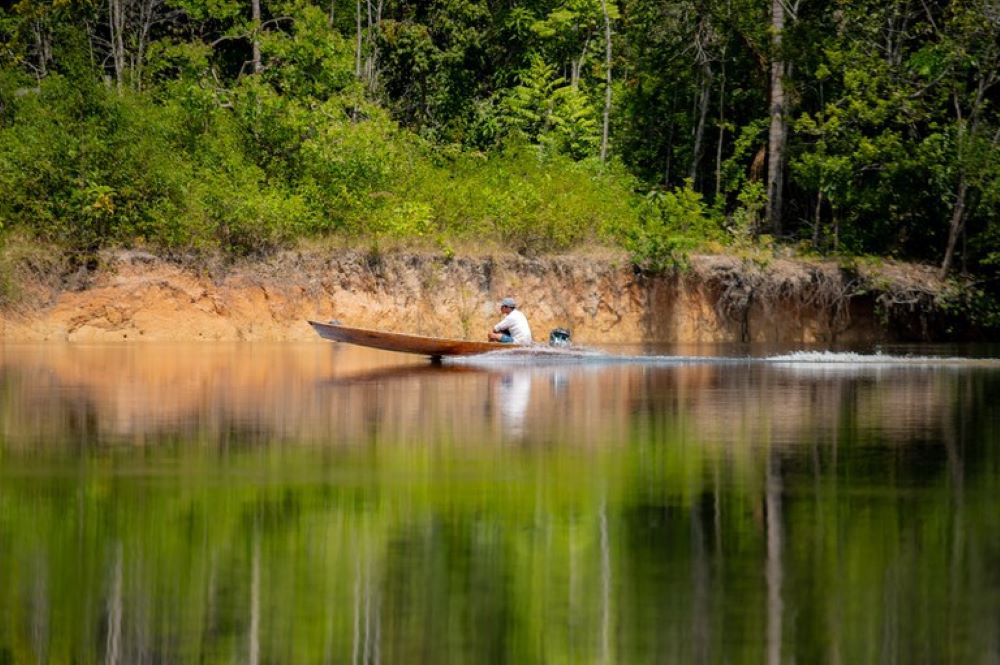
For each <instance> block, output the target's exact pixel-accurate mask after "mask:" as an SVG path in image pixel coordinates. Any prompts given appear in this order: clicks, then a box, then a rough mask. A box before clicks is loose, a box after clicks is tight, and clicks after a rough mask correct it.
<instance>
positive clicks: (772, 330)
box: [0, 249, 945, 343]
mask: <svg viewBox="0 0 1000 665" xmlns="http://www.w3.org/2000/svg"><path fill="white" fill-rule="evenodd" d="M944 288H945V287H944V285H943V284H942V283H941V282H939V281H938V280H936V279H935V278H934V275H933V270H932V269H929V268H927V269H925V268H923V267H920V266H913V265H905V266H904V265H893V264H885V263H883V264H879V265H878V266H869V267H858V268H852V269H849V270H848V269H845V268H843V267H841V266H838V265H837V264H835V263H833V262H819V261H809V262H807V261H793V260H784V259H781V260H779V259H773V260H770V261H767V262H766V263H761V262H752V261H747V260H741V259H738V258H736V257H731V256H696V257H692V258H691V260H690V264H689V266H688V267H687V268H686V269H683V270H678V271H676V272H674V273H671V274H667V275H652V274H648V273H645V272H643V271H640V270H637V269H635V268H634V266H633V265H632V264H631V263H630V261H629V260H628V258H627V257H626V256H625V255H623V254H615V253H604V254H601V255H565V256H553V257H542V258H526V257H522V256H517V255H503V256H496V255H492V256H476V257H473V256H460V257H444V256H440V255H432V254H420V253H383V254H378V255H375V254H372V253H369V252H363V251H359V250H343V249H341V250H336V251H310V252H304V251H294V252H293V251H289V252H284V253H281V254H278V255H276V256H273V257H271V258H269V259H266V260H260V261H255V262H244V263H240V264H235V265H234V264H225V265H223V264H221V263H219V264H217V265H215V266H214V267H210V268H206V267H205V265H198V266H194V265H190V264H185V263H183V262H177V261H168V260H165V259H162V258H159V257H156V256H153V255H150V254H147V253H143V252H135V251H119V252H115V253H108V254H106V255H105V256H104V257H103V259H102V261H100V262H99V264H98V266H97V267H95V268H93V269H90V270H87V271H85V273H84V274H83V275H82V277H81V276H80V275H77V276H76V279H74V280H71V281H67V280H62V281H58V282H57V281H54V280H50V281H49V282H47V283H43V281H38V283H34V284H27V285H25V287H24V289H23V296H22V297H21V298H20V299H19V300H18V301H17V302H16V303H15V304H14V305H13V306H10V307H8V308H7V309H6V311H4V312H3V315H2V319H0V338H2V339H5V340H7V341H39V340H66V341H135V340H150V341H167V340H174V341H182V340H184V341H186V340H219V341H233V340H271V341H282V340H312V339H314V338H315V337H314V333H313V332H312V330H311V329H310V328H309V327H308V325H307V324H306V323H305V321H306V320H307V319H318V320H328V319H339V320H341V321H343V322H345V323H349V324H350V325H356V326H361V327H372V328H381V329H388V330H401V331H407V332H413V333H417V334H426V335H439V336H448V337H462V338H467V339H478V338H479V337H481V333H482V331H484V330H486V329H487V328H488V326H489V325H491V323H493V322H494V320H495V319H496V318H497V316H498V314H497V311H496V302H497V300H498V299H499V298H500V297H502V296H504V295H508V294H513V295H515V296H516V297H518V298H519V299H520V300H521V302H522V308H523V310H524V311H525V313H526V314H527V315H528V316H529V318H530V320H531V322H532V325H533V328H534V331H535V336H536V338H544V336H545V335H546V334H547V333H548V331H549V330H550V329H551V328H555V327H568V328H571V329H572V330H573V331H574V335H575V338H576V339H577V340H578V341H581V342H590V343H595V342H605V343H641V342H676V343H716V342H739V341H749V342H780V343H830V342H840V343H845V342H846V343H850V342H868V341H877V340H893V341H909V340H933V339H939V338H940V336H941V330H943V326H942V323H941V321H942V317H943V314H942V312H940V311H938V310H937V309H936V308H935V302H937V299H938V296H939V295H940V294H941V293H942V292H943V291H944Z"/></svg>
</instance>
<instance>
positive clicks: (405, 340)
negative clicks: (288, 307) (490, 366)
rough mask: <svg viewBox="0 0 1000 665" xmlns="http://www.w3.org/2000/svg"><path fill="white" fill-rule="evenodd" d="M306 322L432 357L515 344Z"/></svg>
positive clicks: (326, 334)
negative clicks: (469, 340) (470, 340)
mask: <svg viewBox="0 0 1000 665" xmlns="http://www.w3.org/2000/svg"><path fill="white" fill-rule="evenodd" d="M309 325H311V326H312V327H313V329H314V330H315V331H316V332H317V333H319V336H320V337H322V338H323V339H329V340H333V341H335V342H346V343H348V344H357V345H358V346H367V347H370V348H373V349H382V350H383V351H398V352H399V353H416V354H420V355H424V356H430V357H431V358H441V357H443V356H471V355H475V354H478V353H489V352H490V351H501V350H504V349H508V350H509V349H511V348H516V347H513V345H511V344H502V343H500V342H468V341H466V340H462V339H448V338H443V337H424V336H423V335H407V334H404V333H394V332H385V331H382V330H369V329H366V328H350V327H348V326H343V325H340V324H339V323H320V322H319V321H310V322H309Z"/></svg>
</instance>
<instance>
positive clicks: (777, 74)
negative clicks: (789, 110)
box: [767, 0, 788, 236]
mask: <svg viewBox="0 0 1000 665" xmlns="http://www.w3.org/2000/svg"><path fill="white" fill-rule="evenodd" d="M784 29H785V6H784V4H782V0H771V129H770V132H769V133H768V146H767V221H768V224H769V226H770V228H771V231H772V233H774V235H775V236H780V235H781V214H782V186H783V183H784V159H785V141H786V136H787V133H788V127H787V125H786V123H785V83H784V75H785V61H784V58H783V57H782V55H781V37H782V32H783V31H784Z"/></svg>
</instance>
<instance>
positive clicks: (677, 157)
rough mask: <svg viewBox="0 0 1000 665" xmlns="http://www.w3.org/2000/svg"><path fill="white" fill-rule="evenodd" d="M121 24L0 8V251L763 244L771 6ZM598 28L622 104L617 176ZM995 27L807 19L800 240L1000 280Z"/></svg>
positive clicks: (797, 116)
mask: <svg viewBox="0 0 1000 665" xmlns="http://www.w3.org/2000/svg"><path fill="white" fill-rule="evenodd" d="M122 2H123V4H122V7H123V11H124V14H123V16H122V20H123V25H122V26H121V28H122V35H121V36H122V39H121V41H120V42H118V41H116V40H113V39H111V34H110V33H109V25H110V22H109V16H108V8H109V7H110V6H111V5H109V4H108V3H104V4H101V3H96V4H95V3H75V2H65V1H64V0H56V1H51V2H50V1H49V0H21V1H20V2H17V3H15V4H13V5H8V6H5V7H4V8H2V9H0V225H2V228H3V229H4V230H5V232H14V231H16V232H25V233H28V234H33V235H35V236H36V237H38V238H42V239H45V240H47V241H50V242H55V243H58V244H60V245H62V246H64V247H67V248H70V249H72V250H73V251H77V250H82V251H84V252H90V251H94V250H95V249H97V248H99V247H101V246H104V245H109V244H126V245H127V244H130V243H134V242H142V243H149V244H153V245H158V246H163V247H171V248H172V247H187V246H193V247H203V246H212V245H221V246H223V247H224V248H225V249H227V250H231V251H233V252H236V253H239V254H246V253H257V252H266V251H270V250H272V249H274V248H276V247H280V246H283V245H285V244H288V243H291V242H294V241H295V240H296V239H298V238H301V237H308V236H316V235H323V234H330V233H337V234H343V235H348V236H358V237H361V236H364V237H368V236H373V237H380V236H386V237H392V238H395V239H397V240H403V241H405V239H406V238H414V239H421V242H423V241H424V240H426V239H428V238H430V239H433V241H434V242H440V243H444V244H447V243H448V242H450V240H452V239H458V238H463V239H469V238H473V237H475V238H484V239H489V240H492V241H494V242H499V243H503V244H510V245H512V246H515V247H519V248H522V249H524V250H525V251H544V250H546V249H556V250H558V249H564V248H567V247H572V246H574V245H575V244H578V243H583V242H590V241H593V240H597V241H601V242H626V241H625V240H623V239H625V238H631V240H629V241H627V242H628V243H632V244H631V245H630V247H632V246H633V245H636V243H637V244H638V245H641V246H643V247H645V249H640V250H637V256H648V257H652V256H668V255H671V254H672V253H673V252H683V251H688V250H687V249H686V248H688V247H693V246H698V245H699V244H700V245H705V244H712V243H715V242H719V241H721V240H720V238H721V239H724V240H726V241H733V242H735V243H736V244H738V245H741V246H742V245H751V244H754V243H760V242H762V238H761V236H760V235H759V231H760V228H761V225H762V220H761V218H762V215H763V213H764V210H765V209H766V203H767V202H766V198H765V193H766V191H767V177H768V175H767V174H768V169H767V168H766V166H767V165H766V164H765V163H764V160H763V159H762V158H763V155H764V148H765V147H766V145H767V143H768V135H767V133H768V131H769V124H770V117H769V107H768V98H769V92H768V80H767V79H768V77H769V75H770V74H769V72H770V63H771V60H772V58H773V57H775V56H776V55H778V54H774V53H771V49H770V47H769V43H770V37H771V35H770V33H769V30H768V23H769V21H768V16H767V13H766V10H765V7H764V6H763V5H761V4H760V3H752V2H749V1H748V0H735V1H729V0H727V1H726V2H722V0H707V1H705V2H697V3H696V2H693V0H680V1H679V2H674V3H667V4H664V3H660V2H654V1H652V0H629V1H628V2H625V3H620V4H619V3H615V2H608V3H601V2H597V1H596V0H562V1H555V0H551V1H549V2H541V3H540V2H529V3H527V4H517V5H515V6H508V5H503V4H500V5H489V4H484V3H476V2H472V1H471V0H430V2H424V3H413V2H410V1H409V0H394V1H393V2H388V3H380V4H378V5H377V6H376V5H372V6H371V9H372V12H371V15H370V16H369V12H368V11H367V8H364V11H363V15H362V17H361V19H362V25H361V30H360V33H358V32H356V30H357V25H356V22H355V21H356V18H357V17H356V16H355V13H354V10H355V8H354V7H353V6H350V5H345V6H340V5H339V4H337V3H332V4H319V3H315V2H313V1H312V0H282V1H280V2H277V3H272V4H266V3H265V5H264V6H263V15H262V17H261V22H260V24H259V25H255V24H254V23H253V22H252V21H251V18H250V16H249V10H248V7H247V6H246V5H245V4H241V3H237V2H232V1H231V0H169V2H167V3H153V5H149V6H146V5H142V6H140V3H136V2H135V1H134V0H122ZM987 4H988V3H987ZM605 8H606V10H607V14H608V18H609V20H610V22H611V29H612V35H613V36H612V42H611V51H612V54H611V57H612V63H611V72H612V74H613V79H612V89H613V102H614V103H613V105H612V108H611V111H610V118H609V120H610V148H611V160H610V161H609V164H607V165H605V166H603V167H601V166H599V165H596V164H595V163H594V159H595V157H596V156H597V154H598V151H599V147H600V143H601V134H602V128H603V127H602V125H603V122H602V113H601V110H602V108H603V105H604V92H605V74H606V73H607V68H606V66H605V62H604V58H605V50H604V47H605V43H604V10H605ZM991 11H992V10H990V9H989V7H988V6H987V5H986V4H983V3H976V2H960V3H950V4H940V3H938V4H931V5H928V6H927V7H925V8H923V11H920V12H915V13H912V14H907V13H906V12H905V11H903V10H902V9H900V8H899V7H897V6H896V5H892V4H891V3H890V4H887V3H883V2H877V1H876V0H863V1H861V2H855V3H846V2H838V3H834V4H831V5H822V4H820V5H815V4H814V5H810V6H808V7H802V8H801V11H799V12H797V13H796V14H795V16H794V17H792V16H790V17H789V20H788V21H787V22H786V25H785V28H784V30H783V34H782V52H781V53H780V55H781V57H782V58H783V59H784V61H785V62H786V63H788V65H789V67H788V71H787V73H786V75H785V86H786V90H787V92H788V95H787V100H786V101H787V109H786V111H787V113H786V116H787V119H788V121H789V130H790V131H789V135H788V144H787V150H786V156H787V157H786V158H787V164H786V166H787V168H786V169H785V173H786V176H787V183H786V184H787V186H786V187H785V189H784V191H785V201H786V211H787V214H786V215H785V220H784V225H783V232H784V234H785V237H784V238H779V239H778V241H779V242H785V241H791V242H795V243H796V244H797V245H798V246H801V247H808V248H810V250H811V251H815V252H832V253H838V254H841V253H844V252H848V253H851V252H854V253H877V254H884V255H895V256H898V257H901V258H911V259H919V260H926V261H934V262H939V261H940V260H941V258H942V255H943V253H944V247H945V244H946V242H947V241H948V239H949V238H959V239H960V241H961V242H958V243H957V244H956V256H955V260H954V262H953V265H954V266H962V267H963V269H965V270H969V271H972V272H974V273H976V274H977V275H982V276H984V277H985V279H986V282H987V283H990V279H989V276H990V275H992V274H993V272H994V271H995V266H996V265H997V263H998V262H1000V231H998V226H1000V212H998V211H1000V139H998V137H1000V97H998V95H1000V75H998V74H997V72H998V71H1000V49H998V48H997V44H998V43H1000V24H998V23H997V21H996V17H995V16H994V13H995V12H994V13H991ZM904 14H905V16H904ZM358 38H360V46H359V45H358V42H357V41H356V40H357V39H358ZM255 44H256V45H257V46H258V47H259V52H260V58H261V60H260V71H259V72H258V73H254V72H252V71H251V70H252V69H253V68H252V67H251V66H250V64H251V61H252V59H253V58H254V45H255ZM873 44H879V45H880V47H879V48H873V47H872V45H873ZM356 49H358V50H357V51H356ZM359 65H360V67H359ZM357 69H360V75H358V73H357V71H356V70H357ZM687 181H690V182H687ZM686 183H687V184H686ZM220 190H225V191H220ZM648 191H657V192H660V191H663V192H665V193H669V194H670V196H678V195H679V194H678V192H686V191H690V192H691V193H698V194H700V195H701V197H702V199H701V200H699V203H698V206H702V207H705V208H706V210H707V209H708V208H710V210H711V212H710V213H709V212H704V214H702V213H701V212H691V210H695V209H696V208H697V207H698V206H693V205H692V206H687V208H685V207H684V205H681V206H680V207H681V208H683V209H685V210H688V212H678V210H675V209H671V210H664V209H663V208H664V206H666V208H671V206H673V205H674V204H673V203H665V202H664V201H659V200H658V199H657V197H660V196H663V195H665V194H662V195H661V194H656V195H654V196H653V197H652V198H651V199H650V200H646V199H644V198H643V195H642V193H643V192H648ZM684 196H686V194H685V195H684ZM678 205H680V204H678ZM685 205H686V204H685ZM651 210H655V211H656V212H655V214H654V213H653V212H650V211H651ZM699 215H700V217H699ZM244 217H245V219H244ZM654 218H655V219H659V220H660V221H659V222H656V223H655V224H652V225H650V223H649V219H654ZM687 218H690V219H700V218H704V219H710V220H712V221H711V223H709V224H708V225H707V226H704V225H699V224H688V223H686V222H679V221H677V220H683V219H687ZM952 220H956V224H957V226H956V227H955V228H954V229H952V228H951V224H952ZM657 224H661V225H663V228H662V229H661V228H657V227H656V225H657ZM719 229H728V230H729V234H728V235H727V234H726V233H722V234H721V236H719V235H718V234H719ZM699 234H701V235H699ZM638 238H641V240H637V239H638ZM653 239H655V240H653ZM638 245H637V246H638Z"/></svg>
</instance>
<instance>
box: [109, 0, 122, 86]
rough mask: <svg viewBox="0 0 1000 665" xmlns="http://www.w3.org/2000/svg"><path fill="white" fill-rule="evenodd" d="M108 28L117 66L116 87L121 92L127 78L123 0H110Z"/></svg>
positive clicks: (113, 57) (113, 61)
mask: <svg viewBox="0 0 1000 665" xmlns="http://www.w3.org/2000/svg"><path fill="white" fill-rule="evenodd" d="M108 28H109V30H110V37H111V61H112V63H113V64H114V67H115V87H116V89H117V90H118V91H119V92H121V89H122V83H123V81H124V79H125V41H124V38H123V37H122V32H123V31H124V29H125V16H124V11H123V8H122V2H121V0H108Z"/></svg>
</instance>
